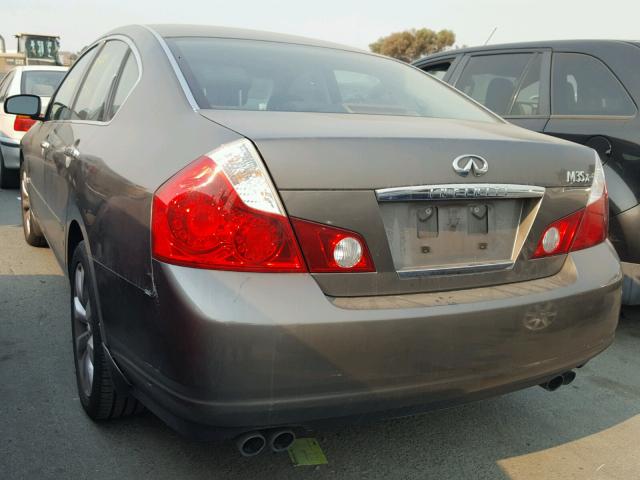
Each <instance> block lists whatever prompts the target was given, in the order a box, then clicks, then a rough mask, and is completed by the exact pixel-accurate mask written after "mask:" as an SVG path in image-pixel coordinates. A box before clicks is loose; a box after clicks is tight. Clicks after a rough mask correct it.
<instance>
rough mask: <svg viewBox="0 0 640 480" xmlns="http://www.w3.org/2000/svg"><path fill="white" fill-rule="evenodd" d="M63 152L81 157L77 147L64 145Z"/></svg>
mask: <svg viewBox="0 0 640 480" xmlns="http://www.w3.org/2000/svg"><path fill="white" fill-rule="evenodd" d="M62 153H64V154H65V156H67V157H71V158H75V159H78V158H79V157H80V152H79V151H78V149H77V148H76V147H64V149H63V150H62Z"/></svg>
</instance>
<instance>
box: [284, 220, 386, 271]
mask: <svg viewBox="0 0 640 480" xmlns="http://www.w3.org/2000/svg"><path fill="white" fill-rule="evenodd" d="M291 223H292V224H293V229H294V230H295V232H296V235H297V236H298V241H299V242H300V247H301V248H302V252H303V254H304V258H305V259H306V261H307V265H308V266H309V271H311V272H317V273H328V272H374V271H375V267H374V265H373V261H372V260H371V255H370V254H369V249H368V248H367V244H366V242H365V241H364V239H363V238H362V237H361V236H360V235H359V234H357V233H356V232H352V231H350V230H345V229H342V228H337V227H332V226H329V225H325V224H322V223H316V222H310V221H308V220H301V219H299V218H292V219H291Z"/></svg>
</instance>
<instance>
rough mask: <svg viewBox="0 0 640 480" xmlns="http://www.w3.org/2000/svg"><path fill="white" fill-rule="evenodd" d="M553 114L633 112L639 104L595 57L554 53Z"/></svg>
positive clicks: (626, 114)
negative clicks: (635, 102) (636, 103)
mask: <svg viewBox="0 0 640 480" xmlns="http://www.w3.org/2000/svg"><path fill="white" fill-rule="evenodd" d="M551 108H552V113H553V114H554V115H577V116H580V115H613V116H631V115H635V113H636V106H635V104H634V103H633V101H632V100H631V98H630V97H629V95H628V93H627V92H626V91H625V89H624V87H623V86H622V84H621V83H620V81H618V79H617V78H616V77H615V75H614V74H613V73H612V72H611V70H609V68H608V67H607V66H606V65H605V64H604V63H602V62H601V61H600V60H598V59H597V58H595V57H592V56H590V55H584V54H580V53H555V54H554V55H553V81H552V102H551Z"/></svg>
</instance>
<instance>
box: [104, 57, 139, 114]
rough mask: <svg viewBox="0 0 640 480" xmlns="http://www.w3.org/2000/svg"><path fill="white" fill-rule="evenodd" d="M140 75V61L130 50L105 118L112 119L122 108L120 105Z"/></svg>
mask: <svg viewBox="0 0 640 480" xmlns="http://www.w3.org/2000/svg"><path fill="white" fill-rule="evenodd" d="M139 75H140V71H139V70H138V62H137V61H136V57H135V55H134V54H133V52H131V50H129V54H128V56H127V60H126V61H125V63H124V65H123V67H122V72H121V73H120V76H119V79H118V86H117V87H116V91H115V93H114V95H113V102H111V108H110V109H109V113H108V116H107V117H106V118H105V120H111V119H112V118H113V116H114V115H115V114H116V113H117V112H118V110H120V107H121V106H122V104H123V103H124V101H125V100H126V99H127V97H128V96H129V93H131V90H133V87H134V86H135V84H136V82H137V81H138V77H139Z"/></svg>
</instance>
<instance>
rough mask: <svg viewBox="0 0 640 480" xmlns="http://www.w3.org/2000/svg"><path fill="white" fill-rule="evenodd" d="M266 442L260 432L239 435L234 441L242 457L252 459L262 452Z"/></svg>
mask: <svg viewBox="0 0 640 480" xmlns="http://www.w3.org/2000/svg"><path fill="white" fill-rule="evenodd" d="M266 444H267V440H266V439H265V438H264V435H262V434H261V433H260V432H249V433H245V434H244V435H240V436H239V437H238V439H237V440H236V446H237V447H238V450H239V451H240V454H241V455H242V456H243V457H253V456H255V455H258V454H259V453H260V452H262V450H264V447H265V445H266Z"/></svg>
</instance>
